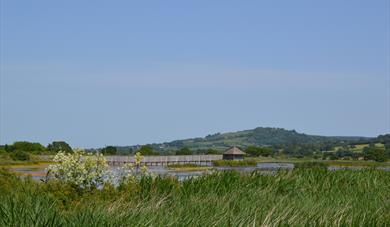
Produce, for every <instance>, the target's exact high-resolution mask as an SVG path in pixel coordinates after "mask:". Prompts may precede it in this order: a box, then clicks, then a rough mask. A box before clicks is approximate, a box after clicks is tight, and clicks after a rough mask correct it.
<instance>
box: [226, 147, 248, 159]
mask: <svg viewBox="0 0 390 227" xmlns="http://www.w3.org/2000/svg"><path fill="white" fill-rule="evenodd" d="M245 155H246V153H245V152H243V151H242V150H240V148H238V147H236V146H233V147H231V148H229V149H227V150H226V151H225V152H224V153H223V159H224V160H244V156H245Z"/></svg>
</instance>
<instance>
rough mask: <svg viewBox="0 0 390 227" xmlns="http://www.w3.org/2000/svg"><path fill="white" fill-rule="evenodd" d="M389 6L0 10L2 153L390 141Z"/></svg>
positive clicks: (201, 4)
mask: <svg viewBox="0 0 390 227" xmlns="http://www.w3.org/2000/svg"><path fill="white" fill-rule="evenodd" d="M389 11H390V6H389V1H387V0H374V1H372V0H370V1H369V0H366V1H356V0H355V1H352V0H351V1H339V0H338V1H333V0H329V1H17V0H16V1H1V49H0V54H1V62H0V64H1V65H0V66H1V80H0V82H1V87H0V88H1V91H0V95H1V96H0V100H1V110H0V113H1V115H0V120H1V121H0V143H1V144H4V143H12V142H14V141H17V140H29V141H37V142H41V143H43V144H47V143H49V142H51V141H53V140H65V141H67V142H69V143H70V144H71V145H72V146H80V147H99V146H104V145H132V144H144V143H151V142H164V141H170V140H174V139H180V138H188V137H198V136H205V135H207V134H209V133H215V132H226V131H235V130H243V129H250V128H255V127H258V126H270V127H283V128H287V129H296V130H297V131H300V132H305V133H308V134H320V135H361V136H376V135H377V134H383V133H389V132H390V119H389V118H390V117H389V116H390V109H389V108H390V107H389V105H390V104H389V103H390V97H389V96H390V78H389V61H390V58H389V33H390V32H389V17H390V16H389Z"/></svg>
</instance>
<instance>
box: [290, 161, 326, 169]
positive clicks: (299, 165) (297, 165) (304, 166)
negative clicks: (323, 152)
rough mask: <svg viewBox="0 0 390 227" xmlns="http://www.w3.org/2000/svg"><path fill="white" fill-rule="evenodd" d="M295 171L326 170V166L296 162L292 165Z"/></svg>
mask: <svg viewBox="0 0 390 227" xmlns="http://www.w3.org/2000/svg"><path fill="white" fill-rule="evenodd" d="M294 166H295V168H297V169H327V168H328V167H329V165H328V164H326V163H323V162H298V163H295V164H294Z"/></svg>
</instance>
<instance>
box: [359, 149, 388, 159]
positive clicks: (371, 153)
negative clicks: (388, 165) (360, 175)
mask: <svg viewBox="0 0 390 227" xmlns="http://www.w3.org/2000/svg"><path fill="white" fill-rule="evenodd" d="M363 157H364V159H365V160H374V161H377V162H385V161H386V160H387V159H388V157H387V154H386V151H385V149H383V148H380V147H375V146H369V147H365V148H364V149H363Z"/></svg>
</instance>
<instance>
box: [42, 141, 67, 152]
mask: <svg viewBox="0 0 390 227" xmlns="http://www.w3.org/2000/svg"><path fill="white" fill-rule="evenodd" d="M47 150H48V151H50V152H53V153H57V152H59V151H64V152H65V153H70V152H72V147H71V146H70V145H69V144H67V143H66V142H64V141H54V142H53V143H51V144H49V145H48V146H47Z"/></svg>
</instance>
